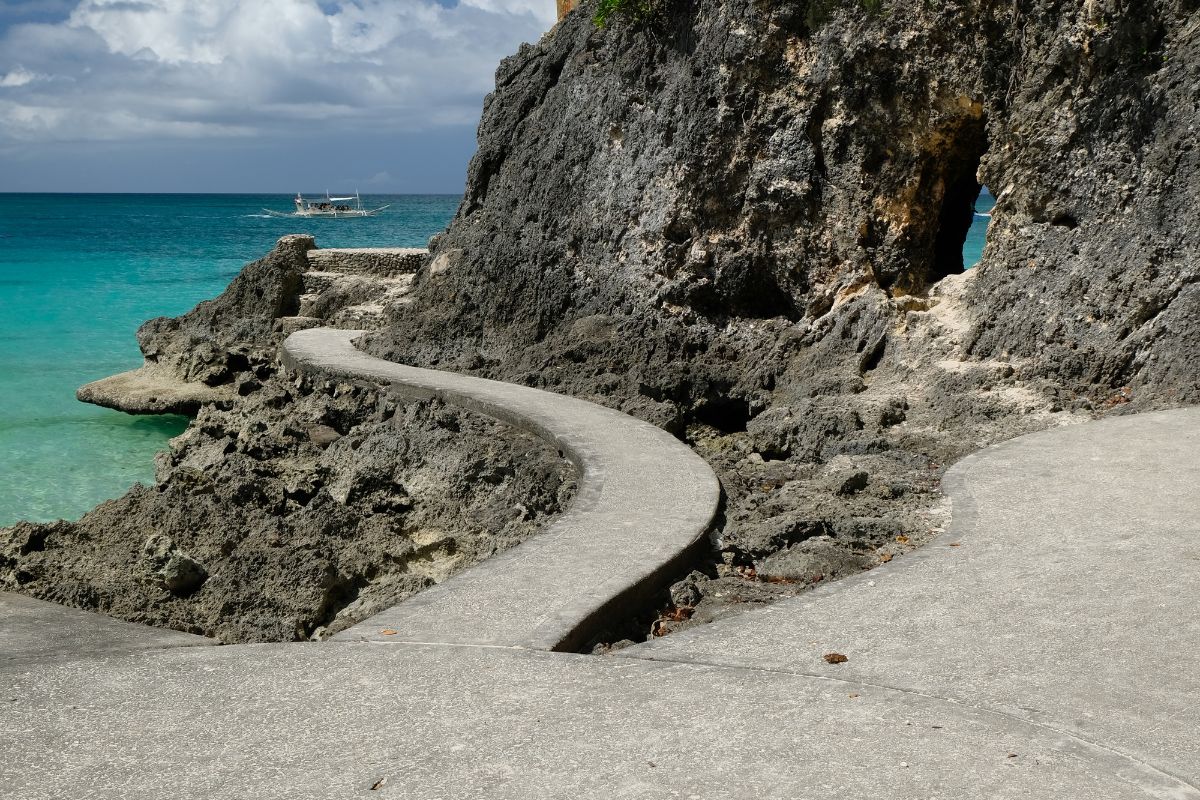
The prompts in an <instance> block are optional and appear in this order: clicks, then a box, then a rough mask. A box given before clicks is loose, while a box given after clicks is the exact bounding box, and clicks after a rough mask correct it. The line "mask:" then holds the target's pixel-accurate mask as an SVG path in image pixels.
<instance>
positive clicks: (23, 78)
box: [0, 66, 42, 89]
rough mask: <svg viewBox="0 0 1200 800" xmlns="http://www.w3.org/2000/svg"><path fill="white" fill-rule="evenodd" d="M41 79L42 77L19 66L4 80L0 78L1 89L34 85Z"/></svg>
mask: <svg viewBox="0 0 1200 800" xmlns="http://www.w3.org/2000/svg"><path fill="white" fill-rule="evenodd" d="M40 77H42V76H40V75H35V74H34V73H32V72H30V71H29V70H27V69H25V68H24V67H21V66H17V67H16V68H14V69H13V70H12V71H11V72H9V73H8V74H6V75H5V76H4V77H3V78H0V88H8V89H15V88H16V87H18V86H24V85H26V84H29V83H33V82H34V81H36V80H37V79H38V78H40Z"/></svg>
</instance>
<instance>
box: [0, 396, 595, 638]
mask: <svg viewBox="0 0 1200 800" xmlns="http://www.w3.org/2000/svg"><path fill="white" fill-rule="evenodd" d="M573 486H574V475H573V472H572V470H571V468H570V466H569V465H568V464H567V463H566V462H565V461H563V460H562V459H561V458H560V457H559V455H558V453H557V451H555V450H553V449H551V448H549V447H547V446H546V445H544V444H543V443H542V442H540V441H539V440H537V439H534V438H532V437H530V436H525V435H519V434H514V433H513V432H512V431H510V430H506V429H505V428H504V426H502V425H500V424H499V423H496V422H493V421H491V420H488V419H486V418H484V417H480V416H477V415H473V414H470V413H467V412H464V411H460V410H458V409H454V408H452V407H447V406H444V405H442V404H440V403H434V402H423V403H408V404H403V405H402V404H399V403H398V402H397V400H396V399H395V398H393V397H391V396H390V395H389V394H388V393H386V392H385V391H382V390H380V389H378V387H374V386H362V385H355V384H347V383H318V384H312V383H310V382H307V381H303V382H301V384H300V385H299V386H297V385H296V384H295V383H289V384H285V383H284V382H283V381H282V380H279V379H275V380H272V381H269V382H268V384H267V385H266V386H265V387H264V388H263V389H262V390H260V391H258V392H256V393H254V394H253V395H251V396H249V397H247V398H245V399H243V400H241V401H240V402H239V403H237V404H236V406H235V407H234V408H233V409H229V410H220V409H217V408H215V407H212V406H208V407H205V408H204V409H203V410H202V411H201V413H200V415H199V417H197V419H196V420H195V422H193V424H192V425H191V426H190V427H189V428H188V430H187V431H186V432H185V433H184V434H183V435H182V436H180V437H178V438H176V439H175V440H173V441H172V445H171V449H170V451H168V452H166V453H164V454H162V455H161V456H160V457H159V463H158V475H157V485H156V486H154V487H145V486H137V487H135V488H134V489H132V490H131V491H130V492H129V493H128V494H127V495H125V496H124V497H122V498H120V499H117V500H113V501H110V502H108V503H104V504H102V505H100V506H99V507H97V508H96V509H95V510H93V511H92V512H90V513H89V514H87V515H85V516H84V517H83V519H82V520H80V521H79V522H77V523H70V522H58V523H52V524H45V525H43V524H31V523H20V524H18V525H16V526H15V527H13V528H10V529H7V530H0V588H4V589H8V590H16V591H20V592H24V593H26V594H30V595H33V596H35V597H40V598H42V599H46V600H53V601H56V602H61V603H66V604H68V605H73V606H77V607H82V608H89V609H95V610H99V611H103V612H106V613H109V614H112V615H113V616H117V617H120V618H122V619H127V620H131V621H135V622H143V623H148V624H151V625H158V626H162V627H170V628H176V629H179V630H185V631H190V632H194V633H202V634H205V635H209V636H216V637H218V638H220V639H221V640H223V641H226V642H256V641H290V640H294V639H305V638H309V637H321V636H325V635H328V634H332V633H335V632H337V631H338V630H341V629H343V628H346V627H349V626H350V625H353V624H355V623H356V622H360V621H362V620H363V619H365V618H366V617H368V616H370V615H372V614H374V613H376V612H378V611H382V610H383V609H384V608H387V607H388V606H390V605H393V604H395V603H396V602H399V601H400V600H401V599H403V598H404V597H406V596H408V595H410V594H413V593H414V592H417V591H419V590H421V589H423V588H425V587H427V586H430V585H432V584H433V583H435V582H438V581H441V580H443V579H444V578H445V577H447V576H448V575H450V574H452V573H453V572H456V571H458V570H460V569H462V568H464V567H466V566H469V565H471V564H473V563H475V562H477V561H480V560H482V559H484V558H486V557H488V556H489V555H491V554H492V553H494V552H497V551H499V550H503V549H506V548H508V547H511V546H513V545H514V544H516V543H518V542H520V541H522V540H523V539H525V538H527V537H529V536H530V535H532V534H533V533H535V532H536V531H537V529H538V528H539V527H540V526H541V525H542V524H543V523H544V520H545V519H546V518H547V517H548V516H550V515H552V514H554V513H556V512H557V511H558V510H559V509H560V508H562V506H563V505H564V504H566V503H567V502H568V501H569V499H570V497H571V493H572V491H573Z"/></svg>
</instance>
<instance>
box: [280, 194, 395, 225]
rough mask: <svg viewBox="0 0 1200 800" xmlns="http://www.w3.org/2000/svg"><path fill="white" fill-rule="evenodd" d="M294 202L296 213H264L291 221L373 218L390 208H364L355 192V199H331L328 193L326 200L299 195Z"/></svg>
mask: <svg viewBox="0 0 1200 800" xmlns="http://www.w3.org/2000/svg"><path fill="white" fill-rule="evenodd" d="M292 202H293V203H295V205H296V209H295V210H294V211H272V210H271V209H269V208H264V209H263V211H264V212H265V213H267V214H269V215H270V216H272V217H287V218H289V219H294V218H296V217H330V218H335V219H342V218H353V217H373V216H375V215H376V214H378V213H379V212H380V211H383V210H384V209H385V208H387V207H388V206H386V205H384V206H379V207H378V208H363V204H362V198H360V197H359V196H358V192H355V193H354V196H353V197H331V196H330V195H329V193H328V192H326V193H325V199H323V200H321V199H317V200H307V199H305V198H304V197H303V196H302V195H299V194H297V195H296V196H295V198H293V199H292Z"/></svg>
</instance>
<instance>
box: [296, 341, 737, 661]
mask: <svg viewBox="0 0 1200 800" xmlns="http://www.w3.org/2000/svg"><path fill="white" fill-rule="evenodd" d="M361 334H362V331H344V330H334V329H332V328H316V329H312V330H306V331H299V332H297V333H294V334H292V335H291V336H289V337H288V338H287V340H286V341H285V342H284V343H283V351H282V357H283V361H284V363H285V364H286V365H287V366H289V367H291V368H294V369H298V370H302V371H304V372H308V373H312V374H317V375H326V376H331V377H335V378H356V379H360V380H368V381H377V382H382V383H392V384H395V385H397V386H398V387H402V388H403V390H404V391H405V392H406V393H407V394H410V395H419V396H426V397H439V398H441V399H443V400H446V401H448V402H451V403H454V404H455V405H459V406H464V407H467V408H470V409H473V410H475V411H480V412H482V413H484V414H487V415H489V416H492V417H496V418H497V419H500V420H501V421H503V422H506V423H509V424H510V425H513V426H514V427H517V428H521V429H523V430H526V431H529V432H530V433H533V434H534V435H536V436H539V437H541V438H543V439H546V440H548V441H550V442H551V443H553V444H555V445H556V446H557V447H558V448H559V449H560V451H562V452H563V453H564V454H565V455H566V456H567V457H568V458H569V459H570V460H571V461H572V462H573V463H574V464H575V467H576V469H577V471H578V473H579V477H578V484H577V489H576V493H575V498H574V500H573V501H572V503H571V506H570V508H569V509H567V511H566V512H565V513H564V514H562V515H561V516H560V517H559V518H558V519H556V520H555V521H554V522H553V523H551V524H550V525H549V526H548V528H547V529H546V530H545V531H542V532H541V533H540V534H539V535H538V536H536V537H534V538H533V539H531V540H529V541H527V542H525V543H523V544H521V545H520V546H518V547H516V548H514V549H512V550H509V551H507V552H504V553H501V554H500V555H497V556H493V557H492V558H489V559H488V560H487V561H485V562H483V563H482V564H480V565H478V566H477V567H475V568H474V569H471V570H467V571H466V572H461V573H459V574H458V575H455V576H453V577H451V578H449V579H448V580H446V581H443V582H442V583H441V584H439V585H437V586H435V587H432V588H430V589H427V590H425V591H423V592H421V593H420V594H419V595H417V596H415V597H413V598H411V599H409V600H407V601H405V602H403V603H401V604H399V605H397V606H394V607H392V608H391V609H388V610H387V611H384V612H382V613H380V614H377V615H375V616H374V617H372V618H371V619H369V620H367V621H366V622H363V623H361V624H359V625H356V626H354V627H353V628H350V629H348V630H346V631H343V632H341V633H340V634H338V635H337V637H336V638H338V639H375V640H378V641H381V642H389V643H391V642H397V641H407V642H442V643H448V642H453V643H458V644H486V645H503V646H510V647H527V648H532V649H538V650H573V649H576V648H578V647H580V646H581V645H583V644H584V643H585V642H587V640H588V639H589V638H590V637H591V636H592V635H594V634H595V633H596V632H597V628H598V627H600V626H602V625H603V623H604V622H605V620H607V619H612V618H613V617H614V616H618V617H619V616H620V615H622V614H624V613H627V612H629V611H632V610H633V609H635V608H638V607H639V603H640V601H641V600H642V599H643V598H645V597H647V596H649V595H650V593H651V592H653V591H654V590H656V589H659V588H661V587H662V586H663V585H664V584H665V583H666V582H667V581H668V580H670V579H671V578H673V577H674V576H675V575H676V574H677V573H678V572H679V571H680V570H681V569H682V568H683V567H684V565H685V564H686V563H688V561H690V560H691V558H692V557H693V556H694V555H696V553H697V552H698V549H699V548H700V547H703V546H704V544H705V537H706V534H707V533H708V530H709V527H710V526H711V525H712V521H713V518H714V517H715V516H716V514H717V509H718V505H719V503H720V497H721V487H720V484H719V483H718V482H717V477H716V475H714V474H713V471H712V469H710V468H709V466H708V464H706V463H705V462H704V460H703V459H702V458H700V457H699V456H698V455H696V454H695V453H694V452H692V450H691V449H690V448H689V447H687V445H685V444H683V443H682V442H680V441H679V440H678V439H676V438H675V437H673V436H671V435H670V434H669V433H666V432H665V431H663V430H661V429H659V428H656V427H655V426H653V425H650V424H649V423H646V422H642V421H641V420H637V419H634V418H633V417H630V416H627V415H625V414H622V413H620V412H618V411H613V410H612V409H609V408H604V407H602V406H598V405H596V404H595V403H589V402H586V401H584V400H578V399H576V398H573V397H567V396H565V395H560V394H553V393H551V392H544V391H541V390H540V389H531V388H529V387H526V386H516V385H514V384H511V383H501V382H499V381H489V380H483V379H480V378H472V377H470V376H467V375H455V374H453V373H449V372H440V371H437V370H429V369H419V368H416V367H406V366H403V365H400V364H394V363H392V362H389V361H384V360H382V359H378V358H373V357H371V356H368V355H366V354H365V353H362V352H360V351H358V350H357V349H355V347H354V345H353V344H352V342H353V340H354V339H356V338H357V337H358V336H360V335H361ZM380 630H390V631H393V632H394V633H392V634H390V635H387V636H384V635H381V634H380Z"/></svg>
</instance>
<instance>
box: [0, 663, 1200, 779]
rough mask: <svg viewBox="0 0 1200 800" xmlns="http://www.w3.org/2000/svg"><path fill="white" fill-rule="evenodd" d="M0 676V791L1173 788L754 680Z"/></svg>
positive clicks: (1145, 775) (602, 670) (1128, 768)
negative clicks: (0, 748) (0, 699)
mask: <svg viewBox="0 0 1200 800" xmlns="http://www.w3.org/2000/svg"><path fill="white" fill-rule="evenodd" d="M4 680H5V681H6V683H7V687H6V689H5V690H4V691H5V692H7V694H8V697H15V698H16V700H15V701H9V702H8V703H7V704H6V706H5V707H4V708H3V709H0V723H2V724H3V731H4V734H3V735H4V736H5V737H10V739H9V741H8V742H6V744H5V751H6V752H5V754H4V755H5V758H4V759H3V761H2V762H0V786H4V787H6V789H5V791H6V792H7V794H6V795H5V796H6V797H13V798H18V797H19V798H23V800H43V798H44V799H45V800H49V799H50V798H68V797H69V798H74V799H75V800H85V799H90V798H162V797H170V798H178V799H179V800H185V799H187V798H250V797H254V798H280V799H281V800H282V799H283V798H289V799H295V798H313V799H314V800H315V799H316V798H336V797H352V796H362V797H372V796H377V794H376V793H377V792H384V793H386V794H388V795H390V796H394V797H405V798H421V799H422V800H433V799H434V798H447V799H448V798H463V799H464V800H466V798H512V799H513V800H518V799H519V800H534V799H536V798H671V797H680V798H705V799H706V800H707V799H708V798H779V799H780V800H784V798H787V799H788V800H796V799H797V798H811V799H812V800H826V799H827V798H830V797H835V798H836V797H844V798H898V797H903V798H934V797H936V798H1031V797H1033V798H1051V797H1053V798H1107V799H1108V800H1121V799H1123V798H1138V797H1145V796H1147V795H1146V793H1144V792H1143V790H1142V788H1139V787H1145V788H1146V789H1149V790H1151V792H1150V794H1151V796H1158V797H1187V796H1188V795H1187V794H1186V793H1185V792H1186V787H1182V786H1181V784H1179V783H1178V782H1174V781H1173V780H1172V779H1171V778H1170V777H1169V776H1167V775H1163V774H1161V773H1159V772H1157V771H1155V770H1153V769H1150V768H1147V767H1146V766H1145V765H1143V764H1139V763H1138V762H1136V761H1132V760H1129V759H1126V758H1122V757H1120V756H1118V755H1116V754H1113V753H1110V752H1108V751H1106V750H1104V749H1103V748H1089V747H1086V746H1083V745H1081V744H1080V743H1079V742H1076V741H1073V740H1070V739H1069V738H1066V737H1063V736H1061V735H1060V734H1059V733H1057V732H1054V731H1050V730H1047V729H1043V728H1040V727H1038V726H1033V725H1028V724H1024V723H1021V722H1019V721H1015V720H1012V719H1011V718H1006V717H1003V716H995V715H988V714H981V713H979V712H977V711H975V710H974V709H971V708H969V707H964V706H960V705H958V704H955V703H947V702H944V701H941V700H938V699H936V698H928V697H923V696H920V695H914V694H908V693H903V692H896V691H893V690H888V689H881V688H878V687H872V686H859V685H854V684H846V683H842V682H837V681H827V680H820V679H815V678H810V677H806V676H797V675H789V674H784V673H772V672H768V671H763V670H741V669H735V668H724V667H709V666H703V665H690V664H665V663H654V662H647V661H637V660H632V659H613V658H600V657H590V656H581V655H573V654H559V653H542V652H535V651H520V650H509V649H501V648H478V647H463V646H453V647H438V646H436V645H408V646H398V647H397V646H388V645H375V644H371V643H349V642H333V643H325V644H307V645H305V644H298V645H267V646H262V645H249V646H243V645H239V646H233V647H219V648H196V649H188V650H170V651H164V652H160V653H153V654H149V653H146V654H134V655H128V656H123V657H118V658H114V659H105V660H97V661H92V662H89V661H76V662H73V663H69V664H64V665H56V666H47V667H46V668H43V669H36V670H28V671H24V672H18V673H16V674H13V673H9V674H8V675H6V676H4ZM372 786H377V787H378V788H377V789H375V790H372V789H371V787H372Z"/></svg>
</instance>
